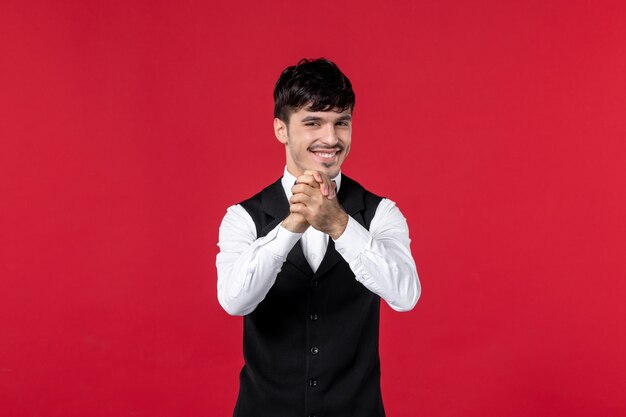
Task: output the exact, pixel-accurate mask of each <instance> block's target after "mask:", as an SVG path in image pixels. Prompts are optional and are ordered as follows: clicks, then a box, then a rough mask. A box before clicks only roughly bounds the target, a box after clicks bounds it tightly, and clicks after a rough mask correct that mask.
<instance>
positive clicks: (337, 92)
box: [274, 58, 354, 177]
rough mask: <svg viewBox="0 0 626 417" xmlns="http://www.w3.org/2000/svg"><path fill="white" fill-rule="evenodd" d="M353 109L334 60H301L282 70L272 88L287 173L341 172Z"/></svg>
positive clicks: (348, 87)
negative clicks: (312, 171)
mask: <svg viewBox="0 0 626 417" xmlns="http://www.w3.org/2000/svg"><path fill="white" fill-rule="evenodd" d="M353 109H354V91H352V85H351V84H350V81H349V80H348V78H347V77H346V76H345V75H344V74H343V73H342V72H341V71H340V70H339V68H337V66H336V65H335V64H334V63H332V62H330V61H328V60H326V59H323V58H320V59H316V60H308V59H303V60H301V61H300V62H298V64H297V65H295V66H292V67H288V68H286V69H285V70H284V71H283V73H282V74H281V76H280V78H279V79H278V81H277V82H276V87H275V88H274V132H275V134H276V137H277V138H278V140H279V141H280V142H281V143H283V144H285V150H286V157H287V169H288V170H289V172H291V174H293V175H296V176H298V175H301V174H302V172H303V171H304V170H306V169H310V170H315V171H320V172H323V173H325V174H327V175H328V176H330V177H334V176H335V175H337V173H339V170H340V168H341V164H342V163H343V161H344V160H345V159H346V157H347V156H348V152H349V150H350V142H351V137H352V110H353Z"/></svg>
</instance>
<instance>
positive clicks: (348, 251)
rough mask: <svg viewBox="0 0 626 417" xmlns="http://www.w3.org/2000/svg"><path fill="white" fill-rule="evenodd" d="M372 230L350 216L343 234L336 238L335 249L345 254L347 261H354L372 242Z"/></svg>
mask: <svg viewBox="0 0 626 417" xmlns="http://www.w3.org/2000/svg"><path fill="white" fill-rule="evenodd" d="M371 238H372V236H371V235H370V232H369V231H368V230H367V229H366V228H364V227H363V226H361V225H360V224H359V222H357V221H356V220H354V219H353V218H352V217H351V216H348V225H347V226H346V230H344V231H343V233H342V234H341V236H339V238H337V239H336V240H334V239H333V240H334V242H335V249H336V250H337V252H339V253H340V254H341V256H343V259H345V260H346V262H348V263H351V262H352V261H354V260H355V259H356V258H357V257H358V256H359V255H360V254H361V253H362V252H363V251H364V250H365V248H366V247H367V245H368V244H369V243H370V240H371Z"/></svg>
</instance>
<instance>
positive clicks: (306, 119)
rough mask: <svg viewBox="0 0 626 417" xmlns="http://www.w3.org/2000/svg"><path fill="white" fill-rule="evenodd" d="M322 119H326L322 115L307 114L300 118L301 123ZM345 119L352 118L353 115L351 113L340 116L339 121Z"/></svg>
mask: <svg viewBox="0 0 626 417" xmlns="http://www.w3.org/2000/svg"><path fill="white" fill-rule="evenodd" d="M321 120H324V119H323V118H321V117H318V116H307V117H305V118H304V119H302V120H300V122H301V123H305V122H319V121H321ZM344 120H352V116H351V115H349V114H346V115H343V116H341V117H340V118H338V119H337V121H338V122H343V121H344Z"/></svg>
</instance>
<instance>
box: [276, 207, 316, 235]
mask: <svg viewBox="0 0 626 417" xmlns="http://www.w3.org/2000/svg"><path fill="white" fill-rule="evenodd" d="M290 209H291V207H290ZM282 226H283V227H284V228H285V229H287V230H289V231H290V232H292V233H304V232H306V229H308V228H309V226H310V225H309V222H307V221H306V219H305V218H304V216H303V215H302V214H299V213H289V216H287V217H286V218H285V220H283V223H282Z"/></svg>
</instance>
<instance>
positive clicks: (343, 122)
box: [337, 120, 350, 127]
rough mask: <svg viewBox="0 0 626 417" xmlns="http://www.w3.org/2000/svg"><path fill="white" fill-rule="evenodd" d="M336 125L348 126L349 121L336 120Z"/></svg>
mask: <svg viewBox="0 0 626 417" xmlns="http://www.w3.org/2000/svg"><path fill="white" fill-rule="evenodd" d="M337 126H344V127H348V126H350V122H348V121H347V120H343V121H341V122H337Z"/></svg>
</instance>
